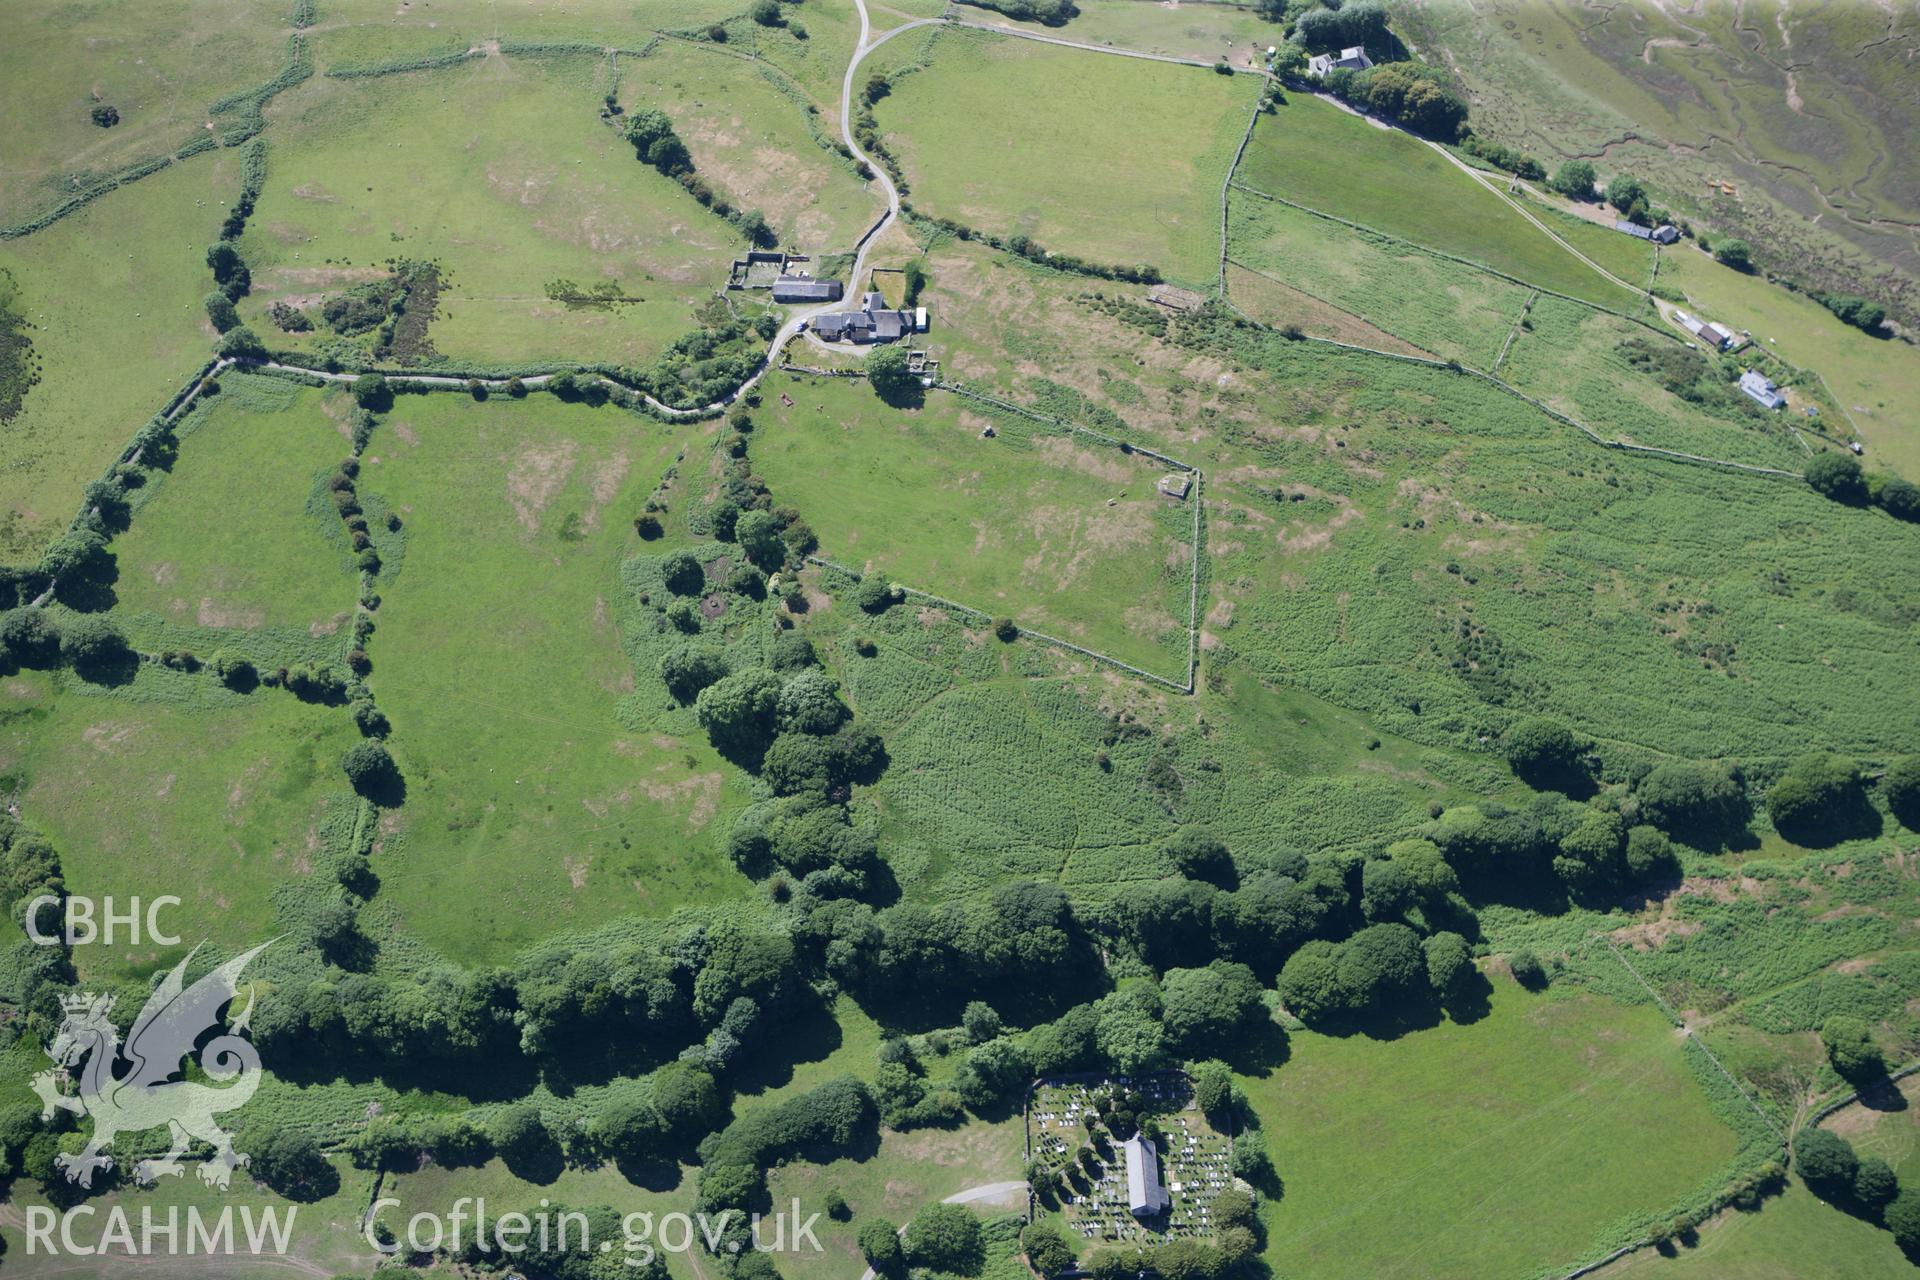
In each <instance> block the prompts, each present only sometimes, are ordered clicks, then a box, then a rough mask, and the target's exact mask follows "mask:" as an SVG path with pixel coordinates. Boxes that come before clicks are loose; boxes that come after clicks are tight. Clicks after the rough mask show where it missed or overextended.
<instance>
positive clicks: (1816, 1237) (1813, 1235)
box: [1594, 1178, 1913, 1280]
mask: <svg viewBox="0 0 1920 1280" xmlns="http://www.w3.org/2000/svg"><path fill="white" fill-rule="evenodd" d="M1594 1274H1595V1275H1596V1276H1599V1277H1602V1278H1603V1280H1666V1277H1669V1276H1672V1277H1675V1278H1676V1280H1693V1277H1695V1276H1711V1277H1713V1280H1799V1277H1801V1276H1817V1275H1836V1276H1846V1277H1848V1280H1905V1278H1906V1277H1908V1276H1911V1275H1912V1274H1913V1264H1912V1263H1911V1262H1909V1261H1907V1259H1906V1258H1905V1257H1904V1256H1903V1255H1902V1254H1901V1252H1900V1248H1899V1246H1898V1245H1896V1244H1894V1242H1893V1237H1892V1236H1891V1235H1889V1234H1888V1233H1887V1232H1886V1231H1884V1230H1882V1229H1881V1228H1879V1227H1877V1226H1874V1225H1873V1224H1872V1223H1869V1222H1863V1221H1861V1220H1860V1219H1859V1218H1856V1217H1854V1216H1853V1215H1852V1214H1849V1213H1846V1212H1843V1211H1842V1210H1839V1209H1836V1208H1834V1207H1833V1206H1832V1205H1830V1204H1827V1203H1826V1202H1825V1201H1823V1200H1821V1199H1820V1198H1819V1197H1818V1196H1815V1195H1814V1194H1813V1192H1811V1191H1809V1190H1807V1187H1806V1184H1805V1183H1803V1182H1801V1181H1800V1180H1799V1179H1798V1178H1794V1179H1793V1180H1792V1182H1791V1183H1790V1185H1789V1186H1788V1188H1787V1190H1786V1191H1785V1192H1783V1193H1782V1194H1781V1195H1779V1196H1776V1197H1775V1198H1773V1199H1771V1200H1769V1201H1767V1203H1766V1205H1765V1207H1764V1208H1762V1209H1761V1210H1760V1212H1758V1213H1742V1212H1740V1211H1738V1210H1731V1211H1729V1212H1727V1213H1724V1214H1722V1215H1721V1216H1719V1217H1718V1218H1715V1219H1714V1220H1713V1221H1711V1222H1709V1223H1707V1224H1706V1225H1705V1226H1703V1227H1701V1228H1700V1231H1699V1234H1698V1239H1697V1243H1695V1244H1692V1245H1690V1246H1684V1247H1681V1248H1680V1249H1678V1250H1677V1251H1676V1252H1675V1253H1674V1255H1673V1256H1671V1257H1669V1256H1665V1255H1662V1254H1660V1253H1658V1252H1656V1251H1654V1250H1652V1249H1642V1250H1640V1251H1639V1252H1637V1253H1634V1254H1632V1255H1630V1256H1629V1257H1626V1258H1623V1259H1621V1260H1620V1261H1619V1262H1617V1263H1615V1264H1613V1265H1612V1266H1610V1267H1606V1268H1604V1269H1602V1270H1600V1271H1597V1272H1595V1273H1594Z"/></svg>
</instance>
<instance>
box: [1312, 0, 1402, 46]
mask: <svg viewBox="0 0 1920 1280" xmlns="http://www.w3.org/2000/svg"><path fill="white" fill-rule="evenodd" d="M1386 34H1387V11H1386V8H1385V6H1383V5H1381V4H1379V3H1377V0H1353V3H1350V4H1342V5H1339V6H1337V7H1333V8H1324V7H1315V8H1310V9H1307V10H1305V11H1304V12H1302V13H1300V14H1299V15H1298V16H1296V17H1295V18H1294V20H1293V35H1292V40H1293V43H1295V44H1297V45H1299V46H1301V47H1302V48H1304V49H1306V50H1308V51H1310V52H1313V53H1322V52H1325V51H1327V50H1329V49H1346V48H1350V47H1352V46H1353V45H1367V46H1373V45H1377V44H1379V43H1380V41H1381V40H1382V38H1383V37H1385V36H1386Z"/></svg>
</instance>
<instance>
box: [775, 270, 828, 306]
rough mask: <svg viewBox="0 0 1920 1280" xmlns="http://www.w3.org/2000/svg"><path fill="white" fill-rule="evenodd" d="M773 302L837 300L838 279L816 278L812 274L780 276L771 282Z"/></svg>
mask: <svg viewBox="0 0 1920 1280" xmlns="http://www.w3.org/2000/svg"><path fill="white" fill-rule="evenodd" d="M773 300H774V301H775V302H838V301H840V282H839V281H838V280H816V279H815V278H814V277H812V276H804V275H802V276H781V277H780V278H779V279H778V280H775V281H774V282H773Z"/></svg>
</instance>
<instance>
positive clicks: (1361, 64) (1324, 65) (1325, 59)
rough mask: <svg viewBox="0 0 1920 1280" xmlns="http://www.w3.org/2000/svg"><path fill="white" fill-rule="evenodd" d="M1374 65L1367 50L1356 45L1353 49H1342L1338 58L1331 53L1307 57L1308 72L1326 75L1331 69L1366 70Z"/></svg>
mask: <svg viewBox="0 0 1920 1280" xmlns="http://www.w3.org/2000/svg"><path fill="white" fill-rule="evenodd" d="M1372 65H1373V59H1372V58H1369V57H1368V56H1367V51H1366V50H1365V49H1363V48H1361V47H1360V46H1359V45H1355V46H1353V48H1351V49H1342V50H1341V51H1340V56H1339V57H1337V58H1336V57H1334V56H1333V55H1332V54H1330V53H1316V54H1314V55H1313V57H1311V58H1308V59H1307V74H1308V75H1315V76H1324V75H1326V74H1327V73H1328V72H1329V71H1338V70H1340V69H1341V68H1343V67H1344V68H1346V69H1348V70H1351V71H1364V70H1366V69H1367V68H1368V67H1370V66H1372Z"/></svg>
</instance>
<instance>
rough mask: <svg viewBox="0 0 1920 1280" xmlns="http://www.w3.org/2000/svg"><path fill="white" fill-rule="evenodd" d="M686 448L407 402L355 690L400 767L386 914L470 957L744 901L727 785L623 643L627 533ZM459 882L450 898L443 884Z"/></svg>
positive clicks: (541, 406) (375, 484) (656, 438)
mask: <svg viewBox="0 0 1920 1280" xmlns="http://www.w3.org/2000/svg"><path fill="white" fill-rule="evenodd" d="M684 442H685V438H684V437H682V436H679V435H674V434H669V433H668V432H666V431H664V430H663V429H662V428H661V427H659V426H658V425H657V424H653V423H649V422H646V421H645V420H642V419H636V418H633V417H630V416H628V415H626V414H623V413H621V412H619V411H618V410H615V409H612V408H603V409H600V410H594V409H589V408H586V407H584V406H578V405H573V406H569V405H563V404H557V403H555V402H554V401H553V400H552V399H551V398H549V397H546V396H538V397H531V398H529V399H527V400H524V401H515V400H510V399H508V398H506V397H500V398H497V399H495V400H492V401H489V402H487V403H485V404H476V403H474V402H472V401H470V400H468V399H466V398H464V397H461V396H447V395H439V396H422V397H409V398H406V399H403V400H402V401H401V402H400V403H399V405H398V406H397V407H396V408H395V409H394V410H393V412H392V413H391V414H390V415H388V417H387V419H386V421H384V422H383V423H382V424H381V427H380V429H379V432H378V434H377V435H376V437H375V440H374V443H373V445H372V446H371V448H370V449H369V450H368V456H367V458H366V460H365V465H364V467H363V470H362V480H361V486H362V491H363V492H368V493H372V494H376V495H378V497H379V498H380V499H381V500H382V501H383V502H385V503H386V504H387V505H388V506H389V507H390V508H391V509H392V510H394V511H395V512H397V513H398V514H399V515H400V517H401V519H402V520H403V521H404V523H405V528H406V534H407V545H406V556H405V559H404V561H402V562H401V563H400V565H399V566H398V572H397V573H395V572H392V571H391V570H386V571H383V576H382V588H381V594H382V596H383V597H384V599H383V603H382V604H381V607H380V612H379V628H380V629H379V631H378V632H377V633H376V635H375V636H374V638H373V640H372V642H371V651H372V652H373V653H374V671H373V675H372V676H371V677H370V679H369V684H370V685H371V687H372V688H373V691H374V693H375V695H376V696H377V697H378V699H379V701H380V705H381V707H382V708H383V709H384V710H385V711H386V712H387V714H388V715H389V716H390V717H391V718H392V720H393V723H394V751H395V754H396V756H398V757H399V758H401V759H403V760H404V761H405V762H406V767H407V783H408V794H407V801H406V804H405V805H404V806H403V807H402V808H401V809H400V810H399V811H398V812H397V813H396V814H395V815H394V816H393V818H392V819H390V820H389V822H388V823H387V824H386V826H385V827H383V840H384V845H383V848H384V853H383V854H382V858H383V866H384V867H385V868H386V869H385V870H384V871H383V872H382V877H381V878H382V888H381V901H382V902H383V903H384V904H386V905H387V906H390V907H391V908H392V909H393V910H394V911H395V912H396V914H397V915H398V917H399V919H400V920H401V921H403V922H404V924H405V927H406V929H407V931H408V932H409V933H410V934H412V935H414V936H417V937H420V938H422V939H424V940H426V941H428V942H430V943H432V944H434V945H435V946H437V947H439V948H441V949H444V950H445V951H446V952H447V953H448V954H450V955H453V956H456V957H458V958H460V959H462V960H469V961H471V960H476V959H483V958H500V957H503V956H504V955H506V954H508V953H511V952H512V951H514V950H516V949H518V948H519V947H520V946H522V945H524V944H525V943H527V942H530V941H532V940H534V939H536V938H538V937H541V936H543V935H544V934H547V933H551V932H553V931H554V930H555V928H556V927H559V928H585V927H588V926H591V925H594V924H598V923H600V922H602V921H604V920H607V919H610V918H612V917H615V916H619V915H623V914H627V913H631V912H642V913H645V914H647V915H663V914H666V913H667V912H670V911H671V910H672V909H673V908H674V907H676V906H679V905H681V904H683V903H689V902H705V901H712V900H715V899H722V900H724V899H725V898H727V897H730V896H732V895H734V894H735V893H737V892H739V891H740V890H741V889H743V888H744V887H745V882H744V881H742V880H741V879H740V878H739V877H738V875H737V873H735V872H734V870H733V869H732V867H731V866H730V865H729V864H728V863H727V862H726V859H725V857H724V854H723V853H722V852H721V849H720V847H719V846H720V843H721V841H720V837H721V836H722V835H723V833H724V831H725V827H726V824H725V821H724V816H725V814H726V813H727V812H728V811H729V810H730V809H731V808H733V807H734V805H735V804H736V803H737V799H736V788H738V786H739V785H740V784H739V782H738V780H737V775H732V776H730V772H729V771H727V770H724V769H722V767H721V765H720V761H719V757H718V756H716V755H715V754H714V752H713V749H712V748H711V747H709V746H708V745H707V743H706V742H705V740H704V738H703V737H699V736H695V737H682V736H679V735H678V734H676V733H672V732H670V731H663V730H660V729H656V728H654V727H653V726H652V723H651V722H652V718H653V716H654V715H655V714H656V713H657V710H658V708H659V707H660V706H661V705H662V704H663V703H665V701H666V699H665V697H664V696H663V695H662V694H660V693H659V692H657V686H656V684H655V680H656V677H655V676H654V674H653V672H652V671H651V670H646V671H644V672H641V673H639V678H640V679H643V680H645V681H646V686H645V687H644V688H643V689H640V690H639V691H637V692H636V671H635V665H636V664H635V663H634V661H633V660H632V659H631V658H630V657H629V655H628V651H627V649H626V648H625V647H623V639H622V629H623V627H625V626H627V625H629V623H630V620H631V617H632V614H631V610H632V609H633V607H634V605H633V602H632V601H630V600H628V599H626V598H625V597H624V595H623V593H622V591H621V587H620V577H619V569H620V563H621V561H622V560H624V559H625V558H627V557H628V556H630V555H633V554H634V553H635V552H636V551H637V550H638V548H639V546H640V542H639V539H638V538H637V537H636V536H635V535H634V531H633V516H634V514H635V513H636V511H637V508H638V506H639V502H640V500H641V499H642V498H644V497H645V495H646V494H647V493H648V492H649V491H650V490H652V489H653V487H654V485H655V484H656V483H657V482H658V480H659V478H660V474H661V472H662V471H663V470H664V469H665V468H666V466H667V464H668V463H670V462H671V461H672V460H673V457H674V454H675V453H676V452H677V451H678V449H679V448H680V447H681V445H682V444H683V443H684ZM451 885H462V886H465V888H464V890H463V891H460V892H449V886H451Z"/></svg>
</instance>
